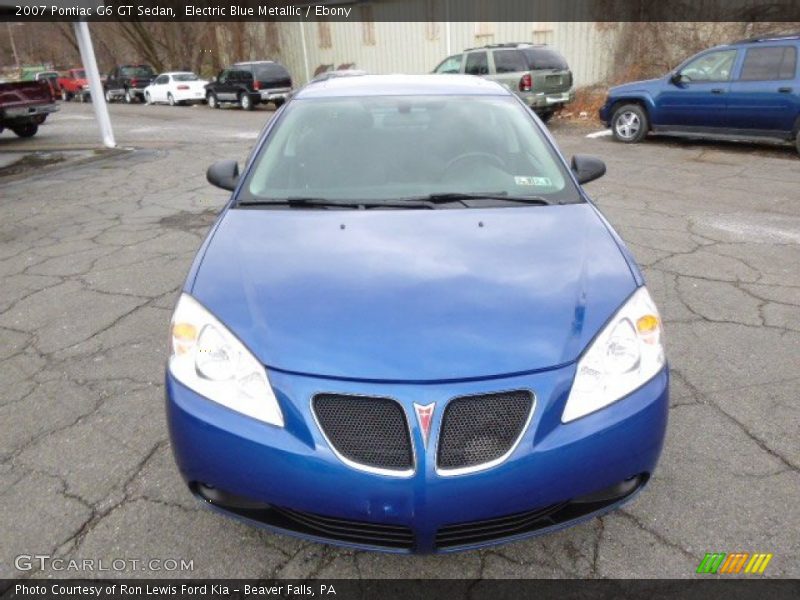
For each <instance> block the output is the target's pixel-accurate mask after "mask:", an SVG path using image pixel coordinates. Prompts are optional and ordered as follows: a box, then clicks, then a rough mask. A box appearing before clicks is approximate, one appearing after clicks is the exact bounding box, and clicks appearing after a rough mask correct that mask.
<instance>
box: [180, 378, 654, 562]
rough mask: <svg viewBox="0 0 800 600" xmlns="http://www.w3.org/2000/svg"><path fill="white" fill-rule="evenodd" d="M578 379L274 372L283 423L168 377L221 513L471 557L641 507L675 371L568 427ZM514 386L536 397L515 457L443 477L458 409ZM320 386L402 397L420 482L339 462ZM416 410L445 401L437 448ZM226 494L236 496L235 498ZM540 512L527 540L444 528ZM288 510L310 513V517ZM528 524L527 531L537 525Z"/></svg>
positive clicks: (523, 530)
mask: <svg viewBox="0 0 800 600" xmlns="http://www.w3.org/2000/svg"><path fill="white" fill-rule="evenodd" d="M574 372H575V366H574V365H571V366H569V367H565V368H562V369H556V370H551V371H546V372H540V373H536V374H532V375H525V376H519V377H513V378H504V379H500V380H498V379H494V380H481V381H472V382H457V383H442V384H424V385H411V384H377V383H354V382H346V381H338V380H328V379H321V378H315V377H308V376H299V375H290V374H286V373H281V372H275V371H272V372H270V380H271V383H272V385H273V388H274V389H275V392H276V395H277V397H278V400H279V402H280V404H281V408H282V410H283V413H284V417H285V420H286V426H285V428H277V427H273V426H270V425H267V424H264V423H261V422H258V421H255V420H253V419H250V418H248V417H245V416H243V415H240V414H238V413H235V412H232V411H230V410H229V409H227V408H224V407H222V406H220V405H218V404H216V403H214V402H211V401H209V400H207V399H205V398H203V397H201V396H199V395H197V394H195V393H194V392H192V391H191V390H189V389H187V388H186V387H184V386H183V385H181V384H180V383H178V382H177V381H176V380H175V379H174V378H173V377H172V376H171V374H169V373H168V374H167V378H166V393H167V415H168V421H169V429H170V435H171V439H172V448H173V452H174V455H175V459H176V462H177V464H178V467H179V469H180V472H181V474H182V476H183V478H184V479H185V480H186V482H187V483H188V484H189V485H190V487H191V488H192V490H193V491H194V492H195V493H197V494H198V495H201V496H202V497H204V498H205V499H206V500H210V501H212V502H211V504H212V506H215V507H216V508H220V509H222V510H224V511H225V512H228V513H234V514H236V515H238V516H239V517H242V518H245V519H247V520H251V521H253V522H256V523H259V524H262V525H266V526H267V527H270V528H273V529H277V530H279V531H284V532H288V533H294V534H299V535H303V536H305V537H308V538H312V539H316V540H320V541H325V542H333V543H340V544H344V545H350V546H354V547H359V548H368V549H378V550H388V551H401V552H442V551H454V550H465V549H469V548H475V547H479V546H483V545H486V544H492V543H499V542H505V541H509V540H513V539H518V538H521V537H525V536H528V535H532V534H534V533H536V534H538V533H546V532H549V531H552V530H554V529H558V528H561V527H566V526H569V525H572V524H574V523H576V522H578V521H581V520H584V519H587V518H591V517H593V516H596V515H598V514H602V513H603V512H606V511H608V510H611V509H613V508H614V507H615V506H617V505H618V504H620V503H621V502H624V501H627V500H629V499H630V498H631V497H632V496H633V495H634V494H635V492H636V491H638V489H640V488H641V487H642V486H643V485H644V483H645V482H646V480H647V478H648V477H649V476H650V474H651V473H652V472H653V470H654V468H655V465H656V462H657V460H658V457H659V455H660V453H661V448H662V444H663V439H664V434H665V429H666V422H667V407H668V373H667V371H666V369H665V370H664V371H662V372H661V373H660V374H659V375H657V376H656V377H655V378H654V379H652V380H651V381H650V382H648V383H647V384H645V385H644V386H643V387H641V388H640V389H639V390H637V391H636V392H634V393H633V394H631V395H629V396H627V397H626V398H624V399H622V400H620V401H618V402H616V403H615V404H613V405H611V406H609V407H607V408H605V409H602V410H600V411H598V412H596V413H593V414H591V415H587V416H586V417H583V418H581V419H578V420H577V421H574V422H571V423H568V424H562V423H561V413H562V411H563V407H564V403H565V401H566V396H567V394H568V392H569V389H570V386H571V383H572V378H573V376H574ZM508 389H529V390H532V391H533V392H534V393H535V394H536V398H537V401H536V405H535V407H534V412H533V416H532V418H531V419H530V423H529V425H528V427H527V429H526V430H525V432H524V433H523V435H522V438H521V441H520V443H519V444H518V446H517V447H516V449H515V450H514V451H513V452H512V454H511V455H510V456H509V457H508V458H507V459H506V460H505V461H504V462H502V463H501V464H499V465H497V466H496V467H493V468H490V469H487V470H485V471H480V472H476V473H471V474H466V475H459V476H442V475H439V474H437V472H436V468H435V464H434V449H435V448H436V444H437V433H438V428H439V426H440V424H441V418H442V413H443V410H444V407H445V405H446V404H447V401H448V400H449V399H451V398H454V397H456V396H460V395H467V394H478V393H491V392H496V391H498V390H508ZM320 392H332V393H342V394H363V395H370V396H388V397H392V398H394V399H396V400H397V401H398V402H399V403H400V404H401V405H402V406H403V407H404V409H405V411H406V415H407V418H408V421H409V423H410V425H411V428H412V442H413V444H414V449H415V452H416V469H415V473H414V474H413V475H412V476H410V477H395V476H386V475H378V474H373V473H368V472H364V471H360V470H356V469H354V468H352V467H350V466H347V465H345V464H344V463H343V462H341V461H340V460H339V458H337V456H336V455H335V454H334V452H333V451H332V449H331V448H330V446H329V445H328V444H327V442H326V441H325V438H324V437H323V435H322V433H321V432H320V430H319V429H318V428H317V426H316V424H315V422H314V418H313V415H312V414H311V408H310V400H311V398H312V397H313V396H314V395H315V394H317V393H320ZM415 402H416V403H417V404H423V405H425V404H429V403H431V402H436V408H435V411H434V414H433V421H432V427H431V433H430V440H429V442H428V446H427V449H426V448H425V446H424V444H423V439H422V434H421V432H420V430H419V427H418V423H417V421H416V419H415V418H414V415H415V413H414V409H413V406H412V405H413V403H415ZM637 477H639V478H640V479H632V478H637ZM626 480H629V481H635V482H636V485H635V486H630V487H629V488H628V491H626V493H625V495H624V497H619V498H611V500H609V501H604V502H594V503H591V502H589V503H584V504H581V505H580V507H582V508H583V510H576V509H575V505H568V504H567V503H568V502H569V501H571V500H574V499H578V498H581V497H584V501H585V497H586V496H590V495H592V494H595V493H597V492H598V491H600V490H607V489H608V488H614V486H619V485H624V484H623V482H625V481H626ZM209 490H212V491H210V492H209ZM203 491H205V492H206V493H203ZM628 492H630V493H628ZM226 498H229V499H230V498H232V499H233V500H232V501H230V502H226ZM217 499H219V501H216V500H217ZM249 501H253V504H252V505H249V504H248V502H249ZM270 507H275V511H272V510H271V509H270ZM534 513H536V514H537V515H538V514H539V513H542V515H544V517H543V518H542V519H540V518H539V517H538V516H537V517H536V519H539V520H537V521H536V524H535V526H534V525H531V526H528V527H520V528H519V529H517V530H516V532H515V530H513V529H512V530H508V529H504V530H503V533H500V534H498V535H496V536H494V537H492V536H488V537H485V538H481V539H477V538H470V537H466V538H462V539H463V540H464V541H463V543H461V542H459V541H458V539H459V538H457V537H456V541H455V542H452V541H451V542H449V543H447V544H444V543H443V542H442V539H443V538H442V537H441V535H442V532H444V531H446V530H448V528H450V529H452V527H453V526H454V525H460V524H471V523H472V522H476V521H478V522H485V521H486V520H488V519H496V518H506V519H507V518H511V517H509V516H512V517H514V518H517V516H518V515H532V514H534ZM545 513H546V514H545ZM286 515H290V516H292V515H294V516H295V517H296V515H300V517H299V521H298V520H297V519H295V520H292V519H287V518H286ZM292 518H294V517H292ZM520 518H522V519H523V520H524V521H525V522H526V523H529V524H530V523H533V519H534V517H533V516H530V517H520ZM298 522H300V523H301V524H303V526H298V525H297V523H298ZM320 523H321V524H320ZM370 527H374V528H378V527H382V528H384V529H386V528H388V529H389V533H386V535H387V536H388V538H387V539H399V538H396V537H393V536H399V535H400V534H399V533H396V531H400V530H402V531H408V532H410V533H409V535H410V541H408V542H407V543H406V542H404V543H402V544H389V543H387V544H383V543H373V542H371V541H369V540H371V539H373V538H366V537H363V536H361V537H359V532H363V531H366V529H367V528H370ZM381 531H383V529H382V530H381ZM354 532H355V533H354ZM437 534H439V536H440V537H439V538H438V541H437ZM381 535H383V533H381ZM404 535H405V534H404ZM403 539H405V538H403ZM364 540H367V541H364Z"/></svg>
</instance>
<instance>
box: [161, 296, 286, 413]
mask: <svg viewBox="0 0 800 600" xmlns="http://www.w3.org/2000/svg"><path fill="white" fill-rule="evenodd" d="M171 331H172V343H171V345H170V357H169V370H170V372H171V373H172V375H174V376H175V378H176V379H177V380H178V381H180V382H181V383H182V384H183V385H185V386H186V387H188V388H190V389H192V390H194V391H195V392H197V393H198V394H200V395H201V396H205V397H206V398H208V399H209V400H213V401H214V402H218V403H219V404H222V405H223V406H227V407H228V408H230V409H232V410H235V411H236V412H240V413H242V414H245V415H247V416H249V417H253V418H254V419H258V420H260V421H264V422H265V423H270V424H272V425H277V426H278V427H283V413H281V409H280V406H278V400H277V399H276V398H275V393H274V392H273V391H272V386H271V385H270V383H269V379H268V378H267V373H266V371H265V370H264V367H263V366H262V365H261V363H259V362H258V361H257V360H256V358H255V357H254V356H253V355H252V354H251V353H250V351H249V350H248V349H247V348H245V347H244V344H242V343H241V342H240V341H239V340H238V339H236V337H235V336H234V335H233V334H232V333H231V332H230V331H228V329H227V328H226V327H225V326H224V325H223V324H222V323H220V322H219V321H218V320H217V319H216V318H215V317H214V316H213V315H212V314H211V313H210V312H208V311H207V310H206V309H205V308H203V307H202V306H201V305H200V304H199V303H198V302H197V300H195V299H194V298H192V297H191V296H189V295H187V294H182V295H181V297H180V299H179V300H178V305H177V306H176V307H175V313H174V314H173V315H172V328H171Z"/></svg>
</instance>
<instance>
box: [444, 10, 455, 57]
mask: <svg viewBox="0 0 800 600" xmlns="http://www.w3.org/2000/svg"><path fill="white" fill-rule="evenodd" d="M444 18H445V23H444V39H445V44H446V45H447V52H445V56H450V55H451V54H452V53H453V52H452V50H451V49H450V0H445V3H444Z"/></svg>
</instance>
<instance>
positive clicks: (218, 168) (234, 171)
mask: <svg viewBox="0 0 800 600" xmlns="http://www.w3.org/2000/svg"><path fill="white" fill-rule="evenodd" d="M206 179H208V183H210V184H211V185H215V186H217V187H218V188H222V189H223V190H228V191H230V192H232V191H233V190H235V189H236V184H237V183H239V163H237V162H236V161H235V160H220V161H218V162H215V163H214V164H213V165H211V166H210V167H208V171H206Z"/></svg>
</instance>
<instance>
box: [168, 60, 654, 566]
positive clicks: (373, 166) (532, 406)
mask: <svg viewBox="0 0 800 600" xmlns="http://www.w3.org/2000/svg"><path fill="white" fill-rule="evenodd" d="M604 172H605V166H604V165H603V163H602V162H601V161H599V160H598V159H595V158H592V157H588V156H576V157H574V158H573V159H572V162H571V165H570V166H568V165H567V163H566V162H565V161H564V159H563V157H562V156H561V155H560V154H559V152H558V150H557V149H556V147H555V144H554V142H553V140H552V139H551V138H550V136H549V134H548V133H547V131H546V130H545V128H544V127H543V126H542V124H541V122H540V121H539V120H538V118H537V117H536V116H535V115H534V114H533V113H532V112H531V111H530V110H529V109H528V108H527V107H526V106H525V105H524V104H522V102H521V101H520V100H519V99H518V98H517V97H516V96H514V94H512V93H511V92H510V91H508V90H507V89H505V88H503V87H502V86H500V85H498V84H496V83H493V82H490V81H486V80H483V79H479V78H474V77H468V76H440V75H425V76H417V77H407V76H358V77H349V78H339V79H329V80H327V81H323V82H318V83H312V84H310V85H308V86H306V87H305V88H303V89H302V90H301V91H299V92H298V94H297V95H296V96H295V97H294V98H293V99H292V100H291V102H288V103H287V104H286V105H285V106H283V107H282V108H281V109H280V110H279V111H277V112H276V114H275V116H274V117H273V118H272V119H271V120H270V122H269V123H268V124H267V126H266V128H265V130H264V132H263V134H262V135H261V136H260V138H259V140H258V142H257V143H256V146H255V148H254V150H253V152H252V155H251V157H250V159H249V160H248V162H247V165H246V167H245V168H244V169H243V171H242V172H241V174H240V173H239V169H238V166H237V165H236V163H235V162H232V161H222V162H220V163H216V164H215V165H213V166H212V167H210V168H209V170H208V179H209V181H210V182H211V183H213V184H215V185H217V186H219V187H222V188H224V189H227V190H231V191H232V192H233V194H232V196H231V199H230V201H229V203H228V205H227V206H226V207H225V209H224V210H223V211H222V213H221V214H220V216H219V219H218V220H217V222H216V224H215V225H214V227H213V228H212V230H211V232H210V233H209V234H208V237H207V238H206V240H205V242H204V243H203V245H202V247H201V249H200V251H199V252H198V254H197V257H196V259H195V261H194V264H193V265H192V268H191V271H190V273H189V276H188V278H187V280H186V284H185V286H184V288H183V293H182V294H181V296H180V299H179V300H178V303H177V306H176V308H175V312H174V315H173V318H172V324H171V354H170V357H169V363H168V367H167V373H166V393H167V415H168V420H169V429H170V435H171V440H172V447H173V450H174V454H175V459H176V461H177V464H178V467H179V469H180V472H181V474H182V476H183V478H184V479H185V480H186V482H187V484H188V486H189V488H190V489H191V491H192V492H193V493H194V494H195V495H196V496H197V497H199V498H200V499H202V500H203V501H204V502H206V503H207V504H208V505H210V506H211V507H214V508H216V509H218V510H220V511H223V512H225V513H227V514H232V515H235V516H237V517H239V518H241V519H244V520H246V521H248V522H250V523H256V524H260V525H263V526H266V527H268V528H271V529H274V530H277V531H280V532H286V533H292V534H296V535H300V536H304V537H307V538H310V539H314V540H319V541H323V542H332V543H338V544H344V545H348V546H353V547H358V548H367V549H375V550H384V551H392V552H448V551H455V550H464V549H469V548H476V547H479V546H483V545H487V544H494V543H499V542H506V541H509V540H515V539H519V538H522V537H525V536H529V535H534V534H541V533H546V532H550V531H553V530H556V529H559V528H562V527H566V526H569V525H573V524H575V523H577V522H579V521H582V520H585V519H589V518H592V517H595V516H597V515H599V514H602V513H604V512H606V511H609V510H612V509H613V508H615V507H617V506H619V505H620V504H621V503H623V502H626V501H628V500H630V499H631V498H632V497H633V496H634V495H635V494H636V493H637V492H639V491H640V490H641V489H642V487H643V486H644V485H645V484H646V483H647V481H648V479H649V478H650V477H651V475H652V474H653V470H654V469H655V466H656V462H657V460H658V457H659V454H660V452H661V448H662V444H663V440H664V434H665V428H666V423H667V405H668V370H667V364H666V359H665V356H664V349H663V346H662V324H661V320H660V318H659V314H658V311H657V309H656V307H655V305H654V303H653V300H652V299H651V297H650V294H649V293H648V291H647V288H646V287H645V286H644V282H643V280H642V275H641V273H640V271H639V269H638V268H637V266H636V264H635V263H634V262H633V260H632V258H631V256H630V254H629V252H628V251H627V249H626V248H625V246H624V245H623V243H622V241H621V240H620V238H619V237H618V236H617V234H616V233H615V232H614V231H613V230H612V229H611V227H610V225H609V224H608V223H607V222H606V220H605V219H604V218H603V217H602V216H601V215H600V213H599V212H598V210H597V208H596V207H595V206H594V205H593V204H592V203H591V202H590V200H589V199H588V197H587V196H586V194H585V192H584V191H583V189H582V188H581V184H582V183H585V182H588V181H591V180H592V179H596V178H597V177H600V176H601V175H603V173H604Z"/></svg>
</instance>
